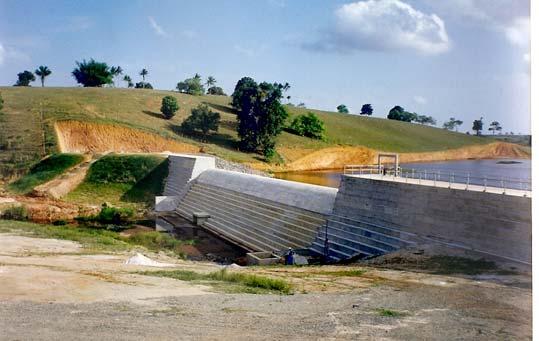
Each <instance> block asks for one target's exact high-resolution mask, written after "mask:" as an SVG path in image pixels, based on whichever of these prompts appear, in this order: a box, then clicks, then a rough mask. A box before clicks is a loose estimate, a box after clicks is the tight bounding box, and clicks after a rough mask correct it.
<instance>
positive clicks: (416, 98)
mask: <svg viewBox="0 0 539 341" xmlns="http://www.w3.org/2000/svg"><path fill="white" fill-rule="evenodd" d="M414 102H416V103H417V104H426V103H427V99H426V98H425V97H423V96H419V95H417V96H414Z"/></svg>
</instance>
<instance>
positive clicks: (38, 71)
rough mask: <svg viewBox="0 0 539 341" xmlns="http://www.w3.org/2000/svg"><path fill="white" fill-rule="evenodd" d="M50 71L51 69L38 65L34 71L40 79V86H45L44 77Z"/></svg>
mask: <svg viewBox="0 0 539 341" xmlns="http://www.w3.org/2000/svg"><path fill="white" fill-rule="evenodd" d="M51 73H52V71H51V70H50V69H49V68H48V67H46V66H43V65H41V66H40V67H38V68H37V69H36V71H35V74H36V75H38V76H39V79H40V80H41V87H44V86H45V78H46V77H47V76H49V75H50V74H51Z"/></svg>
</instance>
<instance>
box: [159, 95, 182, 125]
mask: <svg viewBox="0 0 539 341" xmlns="http://www.w3.org/2000/svg"><path fill="white" fill-rule="evenodd" d="M179 108H180V107H179V106H178V101H177V100H176V97H174V96H165V97H163V100H162V101H161V113H163V116H165V118H166V119H167V120H170V119H171V118H172V117H174V115H175V114H176V111H178V109H179Z"/></svg>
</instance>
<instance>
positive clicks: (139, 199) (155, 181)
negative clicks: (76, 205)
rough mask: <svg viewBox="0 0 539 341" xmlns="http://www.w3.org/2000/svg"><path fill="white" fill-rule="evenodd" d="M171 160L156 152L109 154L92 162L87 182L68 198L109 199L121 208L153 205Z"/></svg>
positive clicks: (81, 200) (161, 188) (69, 199)
mask: <svg viewBox="0 0 539 341" xmlns="http://www.w3.org/2000/svg"><path fill="white" fill-rule="evenodd" d="M167 162H168V161H167V160H166V159H165V158H164V157H161V156H153V155H116V154H111V155H106V156H104V157H102V158H100V159H99V160H97V161H96V162H94V163H93V164H92V166H91V167H90V169H89V170H88V174H87V175H86V178H85V179H84V181H83V182H82V183H81V184H80V185H79V186H78V187H77V188H76V189H75V190H74V191H72V192H71V193H69V194H68V195H67V196H66V200H68V201H72V202H80V203H96V202H110V203H112V204H114V205H118V206H121V207H125V206H127V207H133V208H140V207H141V206H151V205H152V204H153V200H154V197H155V196H156V195H159V194H161V193H162V192H163V187H164V181H165V179H166V177H167V175H168V163H167Z"/></svg>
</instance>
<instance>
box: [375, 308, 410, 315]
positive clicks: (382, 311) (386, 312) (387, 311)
mask: <svg viewBox="0 0 539 341" xmlns="http://www.w3.org/2000/svg"><path fill="white" fill-rule="evenodd" d="M376 312H377V313H378V315H380V316H383V317H403V316H406V314H405V313H402V312H399V311H396V310H391V309H385V308H379V309H376Z"/></svg>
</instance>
